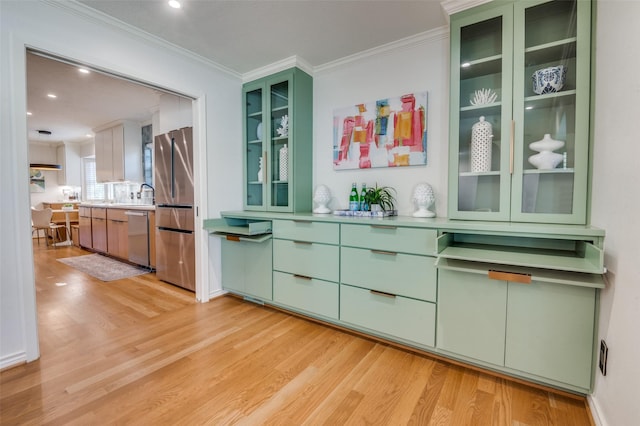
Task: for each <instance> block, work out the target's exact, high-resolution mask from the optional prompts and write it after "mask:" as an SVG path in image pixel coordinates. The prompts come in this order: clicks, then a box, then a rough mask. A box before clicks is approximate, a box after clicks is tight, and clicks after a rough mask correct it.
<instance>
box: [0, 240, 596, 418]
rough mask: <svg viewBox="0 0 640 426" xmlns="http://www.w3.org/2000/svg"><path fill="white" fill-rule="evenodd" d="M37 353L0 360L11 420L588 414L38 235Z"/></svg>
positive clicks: (535, 392)
mask: <svg viewBox="0 0 640 426" xmlns="http://www.w3.org/2000/svg"><path fill="white" fill-rule="evenodd" d="M34 253H35V271H36V287H37V305H38V321H39V333H40V344H41V345H40V349H41V355H42V356H41V358H40V359H39V360H38V361H36V362H33V363H29V364H24V365H20V366H17V367H14V368H11V369H6V370H4V371H2V372H1V373H0V423H1V424H2V425H42V424H47V425H49V424H51V425H54V424H55V425H61V424H65V425H67V424H68V425H98V424H99V425H107V424H123V425H124V424H133V425H165V424H166V425H200V424H208V425H226V424H239V425H262V424H267V425H320V424H323V425H346V424H358V425H361V424H379V425H405V424H412V425H519V426H522V425H563V426H569V425H590V424H593V423H592V420H591V417H590V414H589V411H588V409H587V406H586V402H585V400H584V399H580V398H571V397H567V396H564V395H558V394H556V393H549V392H546V391H544V390H541V389H537V388H533V387H529V386H527V385H524V384H520V383H515V382H513V381H510V380H508V379H504V378H497V377H494V376H491V375H488V374H485V373H482V372H477V371H474V370H471V369H467V368H464V367H461V366H456V365H452V364H449V363H447V362H444V361H441V360H437V359H431V358H430V357H428V356H422V355H420V354H415V353H411V352H408V351H404V350H402V349H398V348H395V347H393V346H390V345H386V344H383V343H379V342H376V341H373V340H369V339H366V338H363V337H360V336H357V335H353V334H351V333H347V332H344V331H341V330H338V329H335V328H332V327H328V326H324V325H321V324H317V323H314V322H312V321H307V320H305V319H302V318H299V317H296V316H292V315H288V314H287V313H284V312H281V311H278V310H275V309H271V308H267V307H262V306H258V305H255V304H252V303H249V302H245V301H243V300H241V299H238V298H235V297H230V296H225V297H220V298H218V299H215V300H212V301H211V302H209V303H205V304H200V303H196V302H195V298H194V295H193V293H190V292H187V291H185V290H182V289H180V288H178V287H174V286H171V285H169V284H166V283H163V282H161V281H158V280H157V279H156V278H155V275H154V274H147V275H142V276H138V277H134V278H130V279H124V280H119V281H113V282H108V283H105V282H102V281H99V280H96V279H94V278H91V277H89V276H87V275H86V274H83V273H81V272H78V271H76V270H74V269H71V268H70V267H68V266H66V265H64V264H63V263H61V262H57V261H56V260H55V259H56V258H60V257H68V256H76V255H81V254H85V252H84V251H83V250H81V249H78V248H75V247H69V248H58V249H55V250H54V249H52V248H49V249H47V248H46V247H45V246H44V244H41V245H40V246H38V245H37V244H34Z"/></svg>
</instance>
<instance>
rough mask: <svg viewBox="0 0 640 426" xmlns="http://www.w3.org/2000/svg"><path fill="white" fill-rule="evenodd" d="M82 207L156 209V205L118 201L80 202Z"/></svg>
mask: <svg viewBox="0 0 640 426" xmlns="http://www.w3.org/2000/svg"><path fill="white" fill-rule="evenodd" d="M80 207H102V208H109V209H124V210H150V211H154V210H155V209H156V206H155V205H151V204H118V203H80Z"/></svg>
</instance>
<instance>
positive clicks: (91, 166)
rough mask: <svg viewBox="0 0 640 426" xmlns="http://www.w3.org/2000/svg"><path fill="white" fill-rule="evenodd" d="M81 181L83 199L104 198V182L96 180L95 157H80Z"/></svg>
mask: <svg viewBox="0 0 640 426" xmlns="http://www.w3.org/2000/svg"><path fill="white" fill-rule="evenodd" d="M82 181H83V185H82V187H83V188H84V197H83V199H84V200H85V201H91V200H104V184H102V183H98V182H96V159H95V157H85V158H83V159H82Z"/></svg>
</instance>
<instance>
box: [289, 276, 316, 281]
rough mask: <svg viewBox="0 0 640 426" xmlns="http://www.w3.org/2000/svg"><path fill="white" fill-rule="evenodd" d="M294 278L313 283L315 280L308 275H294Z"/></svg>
mask: <svg viewBox="0 0 640 426" xmlns="http://www.w3.org/2000/svg"><path fill="white" fill-rule="evenodd" d="M293 277H294V278H302V279H303V280H308V281H311V280H312V279H313V278H311V277H308V276H306V275H298V274H293Z"/></svg>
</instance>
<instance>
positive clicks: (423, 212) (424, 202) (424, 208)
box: [412, 183, 436, 217]
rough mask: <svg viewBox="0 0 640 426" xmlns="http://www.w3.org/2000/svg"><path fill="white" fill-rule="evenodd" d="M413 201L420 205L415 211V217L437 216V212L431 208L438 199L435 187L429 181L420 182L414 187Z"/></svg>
mask: <svg viewBox="0 0 640 426" xmlns="http://www.w3.org/2000/svg"><path fill="white" fill-rule="evenodd" d="M412 201H413V202H415V203H416V206H418V210H416V211H415V212H414V213H413V217H435V216H436V214H435V213H434V212H432V211H430V210H429V206H431V205H432V204H433V203H434V202H435V201H436V196H435V194H434V192H433V188H431V185H429V184H428V183H419V184H417V185H416V187H415V188H414V189H413V197H412Z"/></svg>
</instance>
